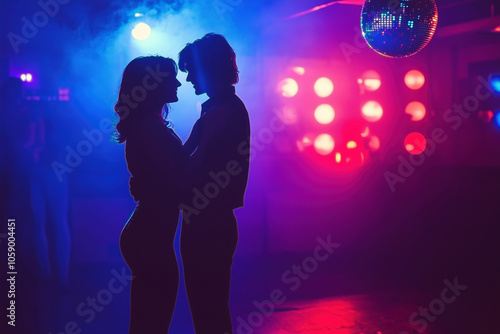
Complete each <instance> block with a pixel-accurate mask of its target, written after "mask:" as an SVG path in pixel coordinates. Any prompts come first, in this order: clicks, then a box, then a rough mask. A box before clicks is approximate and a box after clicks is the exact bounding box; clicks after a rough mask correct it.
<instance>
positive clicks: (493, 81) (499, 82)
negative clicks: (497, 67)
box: [490, 75, 500, 93]
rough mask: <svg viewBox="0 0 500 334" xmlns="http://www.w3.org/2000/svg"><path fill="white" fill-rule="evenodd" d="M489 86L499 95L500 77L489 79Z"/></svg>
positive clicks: (495, 76)
mask: <svg viewBox="0 0 500 334" xmlns="http://www.w3.org/2000/svg"><path fill="white" fill-rule="evenodd" d="M490 85H491V87H492V88H493V90H494V91H495V92H497V93H500V75H494V76H493V77H492V78H491V81H490Z"/></svg>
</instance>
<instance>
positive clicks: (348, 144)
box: [346, 140, 358, 149]
mask: <svg viewBox="0 0 500 334" xmlns="http://www.w3.org/2000/svg"><path fill="white" fill-rule="evenodd" d="M346 147H347V148H348V149H354V148H356V147H358V144H356V142H355V141H354V140H350V141H348V142H347V144H346Z"/></svg>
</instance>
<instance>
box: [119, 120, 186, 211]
mask: <svg viewBox="0 0 500 334" xmlns="http://www.w3.org/2000/svg"><path fill="white" fill-rule="evenodd" d="M125 159H126V161H127V167H128V170H129V172H130V174H131V175H132V177H133V178H134V179H135V180H136V181H137V182H140V183H141V184H140V185H139V186H140V188H141V189H147V191H141V194H140V202H150V203H161V204H162V205H163V206H169V207H170V205H172V207H175V208H178V205H179V203H180V202H181V201H182V192H181V184H180V182H181V181H182V171H183V170H184V168H185V167H186V166H187V163H188V159H189V155H188V154H187V153H186V151H185V150H184V148H183V147H182V141H181V139H180V138H179V137H178V136H177V135H176V134H175V132H174V131H173V130H172V129H170V128H168V127H167V126H166V125H165V123H164V122H163V120H162V119H161V117H159V116H154V115H148V116H146V117H144V118H142V119H139V120H137V122H136V124H134V127H133V129H132V130H131V131H130V133H129V135H128V137H127V141H126V143H125Z"/></svg>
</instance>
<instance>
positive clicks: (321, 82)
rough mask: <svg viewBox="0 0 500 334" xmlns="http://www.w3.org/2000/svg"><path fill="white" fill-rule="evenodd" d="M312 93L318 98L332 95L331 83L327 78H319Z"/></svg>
mask: <svg viewBox="0 0 500 334" xmlns="http://www.w3.org/2000/svg"><path fill="white" fill-rule="evenodd" d="M314 91H315V92H316V94H317V95H318V96H319V97H328V96H330V95H332V93H333V82H332V80H330V79H328V78H325V77H323V78H319V79H318V80H316V82H315V83H314Z"/></svg>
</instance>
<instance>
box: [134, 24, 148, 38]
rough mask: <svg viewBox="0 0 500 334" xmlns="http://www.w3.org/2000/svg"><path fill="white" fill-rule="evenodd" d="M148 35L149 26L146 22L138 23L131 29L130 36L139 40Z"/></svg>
mask: <svg viewBox="0 0 500 334" xmlns="http://www.w3.org/2000/svg"><path fill="white" fill-rule="evenodd" d="M150 35H151V28H150V27H149V26H148V25H147V24H146V23H142V22H141V23H138V24H137V25H136V26H135V27H134V29H132V36H133V37H134V38H135V39H137V40H139V41H143V40H145V39H148V38H149V36H150Z"/></svg>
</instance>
